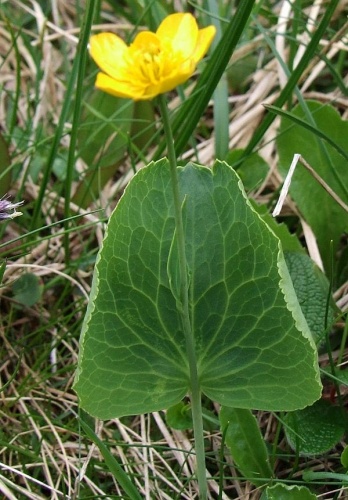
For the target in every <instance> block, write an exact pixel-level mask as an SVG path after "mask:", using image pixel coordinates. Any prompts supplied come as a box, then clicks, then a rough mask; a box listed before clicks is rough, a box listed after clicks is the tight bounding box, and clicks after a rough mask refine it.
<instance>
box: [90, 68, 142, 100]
mask: <svg viewBox="0 0 348 500" xmlns="http://www.w3.org/2000/svg"><path fill="white" fill-rule="evenodd" d="M95 86H96V88H97V89H99V90H103V91H104V92H107V93H108V94H111V95H114V96H116V97H123V98H124V99H133V100H135V101H137V100H139V99H147V98H146V97H145V98H144V97H143V94H144V88H143V87H137V86H135V85H132V84H131V83H130V82H121V81H118V80H115V79H114V78H111V77H110V76H108V75H106V74H105V73H98V74H97V80H96V82H95Z"/></svg>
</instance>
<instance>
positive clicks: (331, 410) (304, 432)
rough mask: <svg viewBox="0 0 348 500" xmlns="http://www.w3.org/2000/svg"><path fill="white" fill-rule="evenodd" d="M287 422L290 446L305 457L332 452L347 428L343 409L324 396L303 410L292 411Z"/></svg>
mask: <svg viewBox="0 0 348 500" xmlns="http://www.w3.org/2000/svg"><path fill="white" fill-rule="evenodd" d="M284 423H285V424H286V425H285V434H286V438H287V440H288V442H289V444H290V446H291V447H292V448H293V449H294V450H296V449H297V450H298V452H299V454H300V455H302V456H313V455H319V454H322V453H325V452H327V451H329V450H330V449H331V448H333V447H334V446H335V445H336V444H337V443H338V442H339V440H340V439H341V438H342V436H343V434H344V430H345V422H344V420H343V419H342V411H341V410H340V408H338V407H337V406H332V405H331V404H330V403H329V402H327V401H324V400H322V399H320V400H319V401H317V402H316V403H314V404H313V405H312V406H308V407H307V408H304V409H303V410H298V411H294V412H290V413H288V414H287V415H286V416H285V418H284Z"/></svg>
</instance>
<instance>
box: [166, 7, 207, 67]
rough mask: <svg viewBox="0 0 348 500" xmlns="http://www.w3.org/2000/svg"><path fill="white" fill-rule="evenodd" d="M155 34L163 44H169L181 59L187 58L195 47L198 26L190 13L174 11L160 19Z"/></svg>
mask: <svg viewBox="0 0 348 500" xmlns="http://www.w3.org/2000/svg"><path fill="white" fill-rule="evenodd" d="M156 35H157V36H158V38H159V39H160V40H161V41H163V43H164V44H166V45H168V44H170V46H171V47H172V50H173V51H174V52H175V53H179V54H181V55H182V58H183V59H184V58H189V57H190V56H191V54H192V53H193V52H194V50H195V48H196V44H197V37H198V26H197V23H196V20H195V18H194V17H193V16H192V15H191V14H181V13H176V14H172V15H170V16H167V17H166V18H165V19H164V20H163V21H162V23H161V24H160V25H159V27H158V29H157V31H156Z"/></svg>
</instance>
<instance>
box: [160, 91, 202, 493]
mask: <svg viewBox="0 0 348 500" xmlns="http://www.w3.org/2000/svg"><path fill="white" fill-rule="evenodd" d="M158 100H159V105H160V111H161V116H162V121H163V129H164V133H165V137H166V142H167V153H168V160H169V165H170V174H171V181H172V188H173V199H174V212H175V230H176V240H177V245H178V260H179V262H178V264H179V273H180V302H181V304H180V306H181V307H180V309H181V310H180V312H181V317H182V325H183V330H184V334H185V341H186V352H187V358H188V362H189V370H190V384H191V387H190V389H191V394H190V397H191V405H192V420H193V432H194V439H195V451H196V462H197V463H196V474H197V480H198V486H199V492H200V495H199V496H200V498H201V499H202V500H205V499H206V498H207V479H206V472H205V451H204V436H203V416H202V401H201V389H200V383H199V379H198V372H197V360H196V352H195V341H194V338H193V332H192V328H191V321H190V311H189V300H188V278H187V262H186V251H185V235H184V224H183V218H182V211H181V200H180V192H179V178H178V168H177V161H176V153H175V147H174V139H173V134H172V129H171V126H170V120H169V113H168V108H167V103H166V99H165V97H164V96H163V95H160V96H159V98H158Z"/></svg>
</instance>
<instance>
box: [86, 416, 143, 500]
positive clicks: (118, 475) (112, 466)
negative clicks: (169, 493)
mask: <svg viewBox="0 0 348 500" xmlns="http://www.w3.org/2000/svg"><path fill="white" fill-rule="evenodd" d="M79 423H80V425H81V427H82V429H83V430H84V431H85V433H86V435H87V436H88V437H89V439H91V441H93V442H94V443H95V444H96V445H97V446H98V448H99V451H100V453H101V454H102V455H103V457H104V460H105V463H106V465H107V466H108V468H109V471H110V472H111V473H112V475H113V476H114V478H115V479H116V481H117V482H118V483H119V484H120V486H121V487H122V488H123V489H124V491H125V493H127V495H128V498H130V499H131V500H141V498H142V497H141V495H140V493H139V492H138V490H137V489H136V487H135V486H134V484H133V483H132V481H131V480H130V479H129V476H128V474H126V473H125V471H124V470H123V468H122V466H121V465H120V464H119V463H118V462H117V460H116V458H115V457H114V456H113V455H112V454H111V453H110V451H109V449H108V448H107V446H106V445H105V444H104V443H103V441H102V440H101V439H100V438H99V437H98V436H97V435H96V433H95V432H94V431H93V430H92V429H91V428H90V427H89V425H87V424H86V422H84V421H83V420H82V418H80V419H79Z"/></svg>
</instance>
